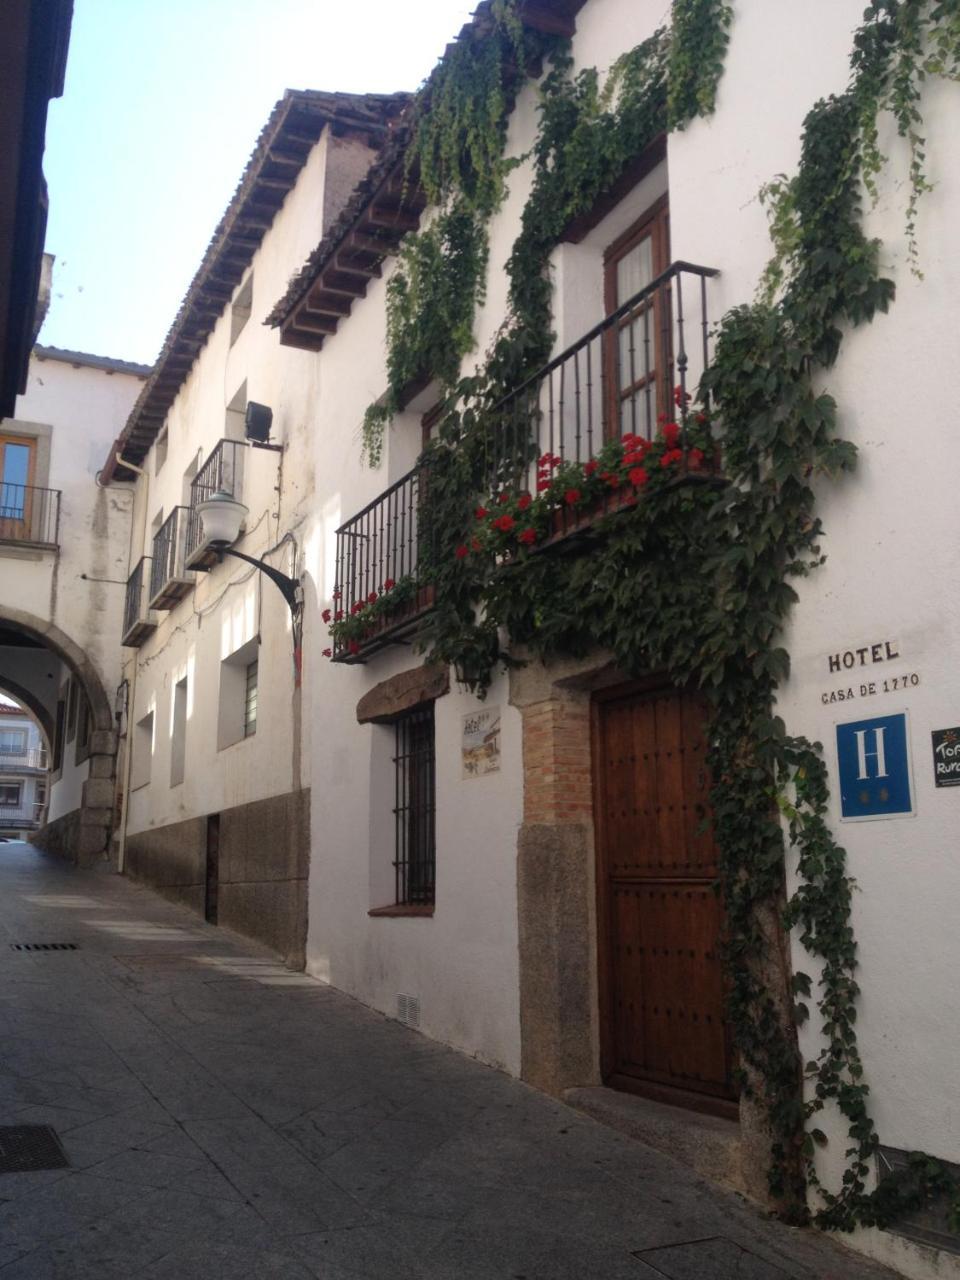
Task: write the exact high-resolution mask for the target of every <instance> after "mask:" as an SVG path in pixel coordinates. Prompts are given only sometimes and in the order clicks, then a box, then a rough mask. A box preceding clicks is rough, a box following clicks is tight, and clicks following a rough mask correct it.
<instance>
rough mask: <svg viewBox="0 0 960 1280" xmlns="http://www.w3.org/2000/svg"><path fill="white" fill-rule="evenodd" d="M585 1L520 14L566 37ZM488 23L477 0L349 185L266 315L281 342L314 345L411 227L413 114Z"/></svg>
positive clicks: (415, 208) (544, 4)
mask: <svg viewBox="0 0 960 1280" xmlns="http://www.w3.org/2000/svg"><path fill="white" fill-rule="evenodd" d="M584 3H585V0H520V3H519V4H518V9H517V11H518V13H519V16H520V19H521V21H522V22H523V24H524V26H526V27H527V28H529V29H530V30H532V31H540V32H544V33H548V34H551V35H560V36H567V37H570V36H572V35H573V34H574V31H575V29H576V15H577V13H578V12H579V10H580V9H581V8H582V7H583V5H584ZM493 25H494V16H493V10H492V5H491V3H490V0H481V3H480V4H478V6H477V9H476V11H475V13H474V16H473V19H472V21H470V22H468V23H467V24H466V25H465V26H464V27H463V28H462V30H461V31H460V34H459V35H458V36H457V38H456V40H455V41H454V42H452V43H451V44H449V45H447V48H446V49H445V50H444V53H443V56H442V57H441V59H440V61H439V63H438V66H437V68H435V69H434V71H433V72H432V73H431V75H430V76H429V77H428V78H427V81H426V83H425V84H424V86H423V88H422V89H421V90H420V92H419V93H418V94H417V97H416V99H414V100H413V102H412V103H411V104H410V107H409V108H408V110H407V112H406V113H405V115H404V117H403V118H401V120H400V121H399V123H398V125H397V127H396V128H395V129H394V130H393V132H392V134H391V136H390V139H389V140H388V142H387V145H386V146H385V147H384V149H383V151H382V152H381V154H380V156H379V157H378V159H377V161H376V162H375V164H374V165H373V166H372V167H371V168H370V170H369V172H368V173H367V175H366V176H365V177H364V178H363V180H362V181H361V182H360V183H359V184H358V186H357V187H356V188H355V189H354V192H353V194H352V195H351V197H350V199H349V200H348V201H347V203H346V205H345V206H344V208H343V210H342V211H341V213H340V216H339V217H338V218H337V219H336V221H335V222H334V223H333V225H332V226H331V227H330V228H329V230H328V231H327V232H326V234H325V235H324V237H323V239H322V240H321V241H320V243H319V244H318V245H317V247H316V249H314V251H313V252H312V253H311V254H310V257H309V258H308V259H307V261H306V263H305V264H304V266H303V267H302V268H301V270H300V271H299V272H298V273H297V274H296V275H295V276H294V277H293V279H292V280H291V281H290V284H289V287H288V288H287V291H286V293H285V294H284V295H283V297H282V298H280V299H279V301H278V302H277V303H276V305H275V306H274V308H273V310H272V311H271V312H270V315H269V316H268V317H267V324H270V325H273V326H274V328H279V329H280V341H281V342H282V343H284V345H286V346H291V347H301V348H304V349H306V350H308V351H319V350H320V348H321V346H322V345H323V341H324V338H325V337H327V336H328V335H330V334H332V333H335V332H336V329H337V326H338V324H339V322H340V320H341V319H342V318H344V317H345V316H347V315H349V313H350V308H351V306H352V304H353V300H354V299H355V298H358V297H362V296H363V294H364V293H365V292H366V288H367V284H368V283H369V279H370V277H371V276H374V275H379V274H380V270H381V265H380V264H381V263H382V262H383V259H384V258H385V257H386V256H387V255H388V254H390V253H393V252H395V251H396V249H397V246H398V245H399V243H400V241H401V240H402V239H403V237H404V236H405V235H406V234H407V232H408V231H413V230H415V229H416V228H417V226H418V225H419V222H420V215H421V214H422V213H423V210H424V209H425V208H426V204H427V200H426V196H425V194H424V192H423V190H422V189H421V187H420V186H419V183H418V182H417V174H416V172H414V171H413V170H411V172H410V173H408V172H407V169H406V163H405V152H406V147H407V144H408V142H409V139H410V134H411V132H412V125H413V122H414V121H415V119H416V117H417V113H418V112H420V111H422V110H425V109H426V110H429V96H430V89H431V84H432V83H433V81H434V78H435V77H436V75H437V72H438V71H439V69H440V67H442V66H443V64H444V61H445V60H446V59H447V58H448V57H449V56H450V54H451V52H452V50H453V49H454V48H455V47H456V46H457V45H459V44H461V43H463V42H466V41H475V40H484V39H488V38H489V36H490V33H491V31H492V29H493Z"/></svg>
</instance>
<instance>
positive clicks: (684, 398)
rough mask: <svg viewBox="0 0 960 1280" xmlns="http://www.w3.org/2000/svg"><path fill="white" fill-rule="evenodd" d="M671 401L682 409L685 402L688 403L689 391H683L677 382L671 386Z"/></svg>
mask: <svg viewBox="0 0 960 1280" xmlns="http://www.w3.org/2000/svg"><path fill="white" fill-rule="evenodd" d="M673 403H674V404H675V405H677V407H678V408H680V409H682V408H683V406H684V405H685V404H689V403H690V393H689V392H688V391H684V389H683V387H681V386H679V384H678V385H677V386H675V387H674V388H673Z"/></svg>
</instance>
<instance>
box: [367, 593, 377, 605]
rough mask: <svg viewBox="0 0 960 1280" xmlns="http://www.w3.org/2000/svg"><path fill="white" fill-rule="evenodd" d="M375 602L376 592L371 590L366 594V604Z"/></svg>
mask: <svg viewBox="0 0 960 1280" xmlns="http://www.w3.org/2000/svg"><path fill="white" fill-rule="evenodd" d="M376 603H377V593H376V592H375V591H371V592H370V594H369V595H368V596H367V604H376Z"/></svg>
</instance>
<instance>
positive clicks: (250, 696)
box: [243, 658, 257, 738]
mask: <svg viewBox="0 0 960 1280" xmlns="http://www.w3.org/2000/svg"><path fill="white" fill-rule="evenodd" d="M256 732H257V659H256V658H254V660H253V662H250V663H248V664H247V679H246V691H245V694H244V703H243V736H244V737H245V738H249V737H251V736H252V735H253V734H255V733H256Z"/></svg>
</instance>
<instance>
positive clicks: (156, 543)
mask: <svg viewBox="0 0 960 1280" xmlns="http://www.w3.org/2000/svg"><path fill="white" fill-rule="evenodd" d="M190 514H191V513H190V508H189V507H174V509H173V510H172V511H171V512H170V514H169V516H167V518H166V520H164V522H163V524H162V525H161V526H160V528H159V529H158V530H157V533H156V536H155V537H154V539H153V563H152V565H151V567H150V608H151V609H171V608H172V607H173V606H174V605H175V604H176V602H177V601H178V600H182V599H183V597H184V596H185V595H186V594H187V592H188V591H190V590H191V589H192V587H193V574H192V573H191V572H190V570H189V569H187V568H186V565H185V561H186V552H187V533H188V529H189V525H190Z"/></svg>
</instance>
